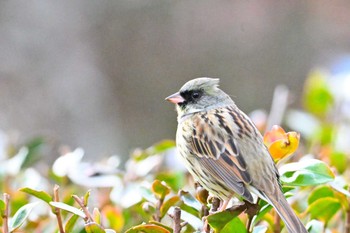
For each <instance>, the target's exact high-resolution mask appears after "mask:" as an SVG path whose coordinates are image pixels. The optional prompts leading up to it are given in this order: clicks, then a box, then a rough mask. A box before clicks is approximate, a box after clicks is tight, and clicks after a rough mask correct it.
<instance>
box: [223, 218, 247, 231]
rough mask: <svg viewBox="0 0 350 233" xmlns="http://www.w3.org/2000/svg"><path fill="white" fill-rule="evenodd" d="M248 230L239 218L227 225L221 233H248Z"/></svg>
mask: <svg viewBox="0 0 350 233" xmlns="http://www.w3.org/2000/svg"><path fill="white" fill-rule="evenodd" d="M247 232H248V231H247V229H246V228H245V226H244V224H243V223H242V221H241V220H240V219H239V218H234V219H232V220H231V221H230V222H228V223H227V224H226V226H225V227H224V228H223V229H222V230H221V231H220V233H247Z"/></svg>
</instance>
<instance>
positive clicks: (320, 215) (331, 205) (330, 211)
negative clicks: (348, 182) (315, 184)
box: [307, 197, 341, 222]
mask: <svg viewBox="0 0 350 233" xmlns="http://www.w3.org/2000/svg"><path fill="white" fill-rule="evenodd" d="M340 208H341V203H340V201H339V200H338V199H336V198H333V197H325V198H320V199H318V200H316V201H314V202H313V203H312V204H311V205H309V207H308V208H307V211H308V212H309V213H310V214H311V218H315V219H319V220H322V221H324V222H328V221H329V220H330V219H331V218H332V217H333V216H334V214H336V213H337V211H338V210H339V209H340Z"/></svg>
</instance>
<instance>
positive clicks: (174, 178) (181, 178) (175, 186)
mask: <svg viewBox="0 0 350 233" xmlns="http://www.w3.org/2000/svg"><path fill="white" fill-rule="evenodd" d="M155 178H156V179H157V180H163V181H164V182H165V183H167V185H169V186H170V187H171V189H172V190H174V191H176V192H177V191H178V190H180V189H181V188H182V187H184V186H185V182H186V180H185V179H186V176H185V173H184V172H174V171H171V172H170V171H167V172H160V173H158V174H156V177H155Z"/></svg>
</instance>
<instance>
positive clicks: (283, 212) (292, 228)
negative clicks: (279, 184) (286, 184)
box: [265, 190, 308, 233]
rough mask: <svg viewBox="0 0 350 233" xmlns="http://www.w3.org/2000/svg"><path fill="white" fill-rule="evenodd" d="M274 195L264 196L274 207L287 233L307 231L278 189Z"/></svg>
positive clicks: (306, 232)
mask: <svg viewBox="0 0 350 233" xmlns="http://www.w3.org/2000/svg"><path fill="white" fill-rule="evenodd" d="M277 193H278V194H277V195H276V196H272V197H267V196H266V195H265V197H266V199H267V200H268V202H269V203H270V204H271V205H272V206H273V207H274V208H275V209H276V211H277V213H278V215H279V216H280V217H281V219H282V220H283V222H284V224H285V225H286V227H287V229H288V232H289V233H308V231H307V230H306V228H305V226H304V225H303V223H302V222H301V221H300V219H299V218H298V217H297V216H296V214H295V213H294V211H293V210H292V208H291V207H290V205H289V204H288V202H287V200H286V198H285V197H284V195H283V193H282V191H280V190H278V191H277Z"/></svg>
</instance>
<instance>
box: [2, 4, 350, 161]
mask: <svg viewBox="0 0 350 233" xmlns="http://www.w3.org/2000/svg"><path fill="white" fill-rule="evenodd" d="M0 51H1V52H0V129H1V130H2V131H3V132H4V133H5V134H6V135H12V137H13V138H15V139H16V140H18V141H25V140H27V139H28V138H32V137H34V136H44V137H46V138H50V140H51V141H52V142H54V143H55V144H57V145H61V144H67V145H69V146H71V147H72V148H75V147H78V146H80V147H82V148H84V150H85V151H86V153H87V156H89V157H90V158H92V159H94V158H97V157H100V156H104V155H111V154H119V155H122V156H124V157H126V156H127V155H128V153H129V152H130V150H132V149H133V148H136V147H147V146H149V145H151V144H153V143H154V142H157V141H159V140H161V139H164V138H170V139H174V137H175V130H176V113H175V112H174V106H172V105H171V104H169V103H166V102H165V101H164V98H165V97H166V96H168V95H169V94H172V93H173V92H175V91H177V89H178V88H179V87H180V86H181V85H182V84H183V83H184V82H186V81H187V80H189V79H192V78H196V77H200V76H209V77H219V78H221V86H222V88H223V89H224V90H225V91H226V92H227V93H229V94H230V95H232V96H233V97H234V99H235V101H236V103H237V104H238V105H239V106H240V108H241V109H243V110H244V111H246V112H250V111H252V110H254V109H257V108H263V109H266V110H268V109H269V107H270V103H271V100H272V95H273V90H274V88H275V86H277V85H279V84H285V85H286V86H288V87H289V88H290V90H291V92H292V93H293V95H294V96H295V98H294V99H295V100H294V101H295V103H294V104H295V105H300V103H299V102H300V98H299V96H300V94H301V93H302V88H303V83H304V79H305V78H306V76H307V74H308V73H309V72H310V70H311V69H313V68H314V67H316V66H323V67H328V66H331V64H332V63H333V62H334V61H336V60H337V59H339V58H340V57H342V56H343V55H346V54H347V53H349V52H350V1H348V0H333V1H316V0H310V1H272V0H261V1H248V0H246V1H207V0H203V1H194V0H190V1H162V0H121V1H86V0H78V1H68V0H63V1H53V0H37V1H33V0H25V1H24V0H22V1H20V0H12V1H0Z"/></svg>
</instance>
